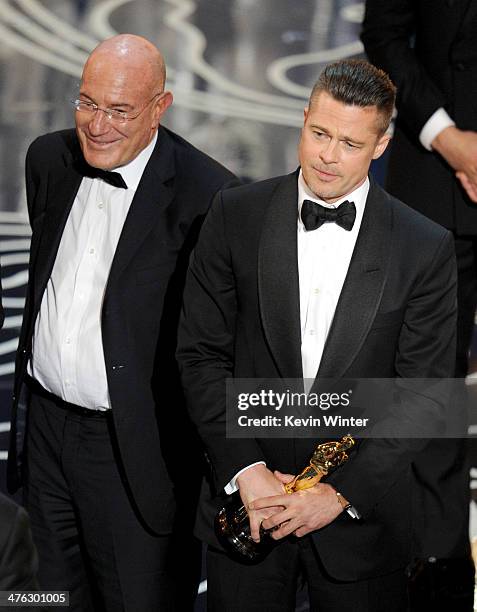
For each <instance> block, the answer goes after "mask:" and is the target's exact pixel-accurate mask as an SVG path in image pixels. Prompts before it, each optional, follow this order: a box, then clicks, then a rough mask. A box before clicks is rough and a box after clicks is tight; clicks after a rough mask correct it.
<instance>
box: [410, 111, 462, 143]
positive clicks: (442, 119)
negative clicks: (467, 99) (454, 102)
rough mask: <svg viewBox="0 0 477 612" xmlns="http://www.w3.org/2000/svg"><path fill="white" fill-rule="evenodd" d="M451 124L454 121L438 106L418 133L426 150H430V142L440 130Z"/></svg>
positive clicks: (453, 123)
mask: <svg viewBox="0 0 477 612" xmlns="http://www.w3.org/2000/svg"><path fill="white" fill-rule="evenodd" d="M451 125H455V122H454V121H452V119H451V118H450V117H449V115H448V114H447V112H446V111H445V110H444V109H443V108H438V109H437V110H436V112H435V113H434V114H433V115H431V116H430V117H429V119H428V120H427V121H426V123H425V124H424V127H423V128H422V130H421V133H420V134H419V140H420V141H421V144H422V146H423V147H424V148H425V149H427V150H428V151H432V146H431V142H432V141H433V140H434V138H435V137H436V136H437V134H440V132H442V130H445V129H446V128H448V127H449V126H451Z"/></svg>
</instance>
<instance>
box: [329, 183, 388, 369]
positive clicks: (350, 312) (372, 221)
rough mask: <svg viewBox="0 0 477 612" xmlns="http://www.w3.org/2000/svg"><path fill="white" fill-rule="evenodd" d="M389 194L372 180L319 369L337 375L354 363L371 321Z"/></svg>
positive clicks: (381, 274) (380, 285) (383, 269)
mask: <svg viewBox="0 0 477 612" xmlns="http://www.w3.org/2000/svg"><path fill="white" fill-rule="evenodd" d="M387 200H388V195H387V194H386V193H385V192H384V191H383V190H382V189H381V188H380V187H379V186H377V185H376V184H375V183H374V181H373V180H372V179H371V185H370V189H369V193H368V199H367V201H366V208H365V211H364V215H363V220H362V222H361V228H360V231H359V234H358V239H357V241H356V246H355V249H354V252H353V256H352V258H351V262H350V266H349V269H348V274H347V276H346V279H345V282H344V285H343V289H342V291H341V295H340V298H339V300H338V305H337V307H336V312H335V316H334V318H333V323H332V325H331V329H330V332H329V334H328V339H327V341H326V344H325V349H324V352H323V357H322V359H321V364H320V367H319V370H318V377H320V378H340V377H341V376H342V375H343V374H344V373H345V372H346V370H347V369H348V367H349V366H350V365H351V363H352V362H353V359H354V358H355V357H356V355H357V353H358V351H359V350H360V348H361V345H362V343H363V342H364V339H365V337H366V334H367V332H368V330H369V328H370V326H371V324H372V322H373V319H374V317H375V314H376V311H377V309H378V306H379V302H380V300H381V296H382V293H383V289H384V283H385V281H386V274H387V267H388V261H389V253H390V250H391V249H390V244H391V233H392V210H391V206H390V205H389V203H388V201H387Z"/></svg>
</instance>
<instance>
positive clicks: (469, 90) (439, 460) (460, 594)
mask: <svg viewBox="0 0 477 612" xmlns="http://www.w3.org/2000/svg"><path fill="white" fill-rule="evenodd" d="M476 34H477V3H476V2H471V1H469V0H436V1H435V2H433V3H432V5H431V4H430V3H429V2H426V1H425V0H412V1H411V0H386V2H382V1H380V0H367V2H366V12H365V17H364V22H363V30H362V35H361V38H362V40H363V42H364V46H365V50H366V53H367V54H368V57H369V59H370V61H371V62H373V63H374V64H375V65H377V66H379V67H380V68H383V69H384V70H386V72H388V73H389V75H390V76H391V78H392V80H393V81H394V83H395V85H396V86H397V88H398V93H397V101H396V106H397V119H396V126H395V132H394V138H393V141H392V144H391V151H390V155H389V167H388V172H387V179H386V188H387V189H388V191H389V192H390V193H391V194H393V195H395V196H397V197H398V198H400V199H401V200H402V201H403V202H405V203H406V204H408V205H410V206H412V207H413V208H415V209H417V210H419V211H420V212H422V213H423V214H425V215H426V216H428V217H429V218H431V219H433V220H434V221H437V222H438V223H440V224H441V225H443V226H444V227H447V228H448V229H450V230H452V232H453V234H454V241H455V250H456V256H457V267H458V294H457V302H458V319H457V354H456V367H455V376H456V377H465V376H466V375H467V373H468V370H469V365H468V360H469V350H470V345H471V340H472V333H473V329H474V316H475V308H476V303H477V132H476V130H477V105H476V104H475V100H476V98H477V35H476ZM462 398H463V399H462V402H465V391H464V394H463V396H462ZM465 450H466V447H465V444H464V443H463V442H459V441H457V440H441V441H437V442H432V443H431V444H430V445H429V446H428V448H427V449H426V452H424V453H422V455H421V456H420V457H419V458H418V460H416V462H415V464H414V471H415V473H416V475H417V477H418V480H419V481H420V482H422V483H423V487H421V489H420V490H419V491H416V492H415V497H416V510H415V513H414V516H415V556H416V558H417V560H416V563H415V565H414V566H413V567H412V568H410V572H411V580H410V585H411V594H412V598H413V599H412V602H413V609H415V610H416V611H417V610H424V609H428V608H429V609H431V608H432V610H449V609H452V610H472V609H473V584H474V571H473V566H472V564H471V562H470V554H469V548H468V531H467V522H468V518H467V512H466V508H467V507H468V504H467V493H466V492H467V491H468V486H467V474H468V464H467V457H466V453H465ZM456 496H457V497H456ZM438 500H443V501H442V502H439V501H438ZM451 500H452V501H451ZM466 593H467V595H466Z"/></svg>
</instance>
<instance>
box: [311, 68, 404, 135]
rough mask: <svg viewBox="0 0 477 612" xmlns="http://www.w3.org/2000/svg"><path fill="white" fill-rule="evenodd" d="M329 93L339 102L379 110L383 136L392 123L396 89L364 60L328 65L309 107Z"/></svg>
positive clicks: (313, 92)
mask: <svg viewBox="0 0 477 612" xmlns="http://www.w3.org/2000/svg"><path fill="white" fill-rule="evenodd" d="M323 91H324V92H326V93H328V94H329V95H330V96H332V97H333V98H334V99H335V100H337V101H338V102H342V103H343V104H349V105H354V106H361V107H366V106H376V108H377V111H378V113H379V118H380V122H379V125H378V130H379V133H380V134H384V132H385V131H386V130H387V129H388V127H389V124H390V123H391V117H392V114H393V109H394V104H395V101H396V87H395V86H394V85H393V83H392V81H391V79H390V78H389V76H388V75H387V74H386V73H385V72H384V71H383V70H379V68H376V66H373V65H372V64H370V63H369V62H367V61H365V60H341V61H339V62H334V63H333V64H328V66H326V67H325V68H324V69H323V71H322V73H321V74H320V76H319V78H318V81H317V82H316V83H315V85H314V87H313V89H312V92H311V95H310V101H309V106H310V107H311V106H312V104H313V101H314V100H316V97H317V96H318V95H319V94H320V93H321V92H323Z"/></svg>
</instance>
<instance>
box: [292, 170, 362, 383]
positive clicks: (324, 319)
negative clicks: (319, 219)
mask: <svg viewBox="0 0 477 612" xmlns="http://www.w3.org/2000/svg"><path fill="white" fill-rule="evenodd" d="M368 191H369V179H368V178H366V180H365V181H364V183H363V184H362V185H361V186H360V187H358V188H357V189H355V190H354V191H353V192H351V193H349V194H348V195H347V196H345V197H343V198H340V199H339V200H338V201H337V202H335V203H334V204H327V203H326V202H323V201H322V200H319V199H318V198H317V197H316V196H315V195H314V194H313V192H311V191H310V189H309V188H308V186H307V184H306V183H305V180H304V178H303V175H302V173H301V171H300V175H299V177H298V275H299V284H300V322H301V361H302V368H303V378H304V379H305V381H307V380H308V381H311V382H313V380H314V379H315V376H316V374H317V372H318V368H319V365H320V363H321V357H322V355H323V349H324V348H325V342H326V339H327V337H328V333H329V331H330V327H331V323H332V322H333V317H334V315H335V310H336V305H337V304H338V299H339V297H340V294H341V289H342V288H343V283H344V281H345V278H346V274H347V273H348V268H349V264H350V261H351V256H352V254H353V250H354V247H355V244H356V238H357V237H358V232H359V228H360V227H361V220H362V218H363V213H364V206H365V203H366V198H367V197H368ZM303 200H312V201H313V202H318V203H319V204H321V205H322V206H325V207H327V208H337V207H338V206H339V205H340V204H341V203H342V202H344V201H345V200H350V201H352V202H354V203H355V206H356V219H355V222H354V225H353V229H352V230H351V231H349V232H348V231H346V230H344V229H343V228H342V227H340V226H339V225H336V223H324V224H323V225H322V226H321V227H319V228H318V229H316V230H313V231H309V232H307V231H306V229H305V226H304V225H303V222H302V220H301V216H300V213H301V206H302V203H303ZM305 386H309V384H308V385H305Z"/></svg>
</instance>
